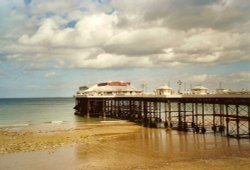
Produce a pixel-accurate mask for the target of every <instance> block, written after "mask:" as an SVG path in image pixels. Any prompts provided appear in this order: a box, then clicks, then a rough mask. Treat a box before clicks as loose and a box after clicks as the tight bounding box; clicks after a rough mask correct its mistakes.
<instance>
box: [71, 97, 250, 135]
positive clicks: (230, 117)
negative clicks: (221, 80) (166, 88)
mask: <svg viewBox="0 0 250 170" xmlns="http://www.w3.org/2000/svg"><path fill="white" fill-rule="evenodd" d="M75 99H76V106H75V110H76V112H75V113H76V114H77V115H80V116H87V117H96V116H102V117H112V118H118V119H126V120H129V121H133V122H136V123H138V124H140V125H143V126H145V127H152V128H156V127H161V128H173V129H176V130H179V131H193V132H195V133H207V132H212V133H220V134H222V135H226V136H229V137H236V138H250V95H248V94H246V95H225V94H222V95H175V96H174V95H171V96H155V95H140V96H76V97H75Z"/></svg>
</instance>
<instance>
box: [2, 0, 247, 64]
mask: <svg viewBox="0 0 250 170" xmlns="http://www.w3.org/2000/svg"><path fill="white" fill-rule="evenodd" d="M25 2H26V5H25V4H24V2H22V3H23V4H21V3H19V4H18V5H17V7H16V9H15V8H14V9H13V10H14V13H12V18H15V19H16V18H18V21H19V22H21V21H23V23H24V24H23V25H22V26H21V27H20V28H19V27H12V29H14V28H15V29H20V30H19V31H17V30H15V31H16V32H19V33H18V34H15V35H13V36H14V38H13V36H12V38H11V39H9V38H7V37H6V36H5V34H2V35H1V37H2V40H0V41H1V47H0V50H1V51H2V52H3V53H4V54H5V55H4V56H3V57H2V58H4V60H7V61H11V62H16V63H22V64H21V65H25V68H40V69H42V68H46V67H55V68H60V67H61V68H118V67H142V68H143V67H150V68H153V67H176V66H183V67H184V66H195V65H204V66H214V65H220V64H225V63H237V62H242V61H249V60H250V57H249V52H250V50H249V48H248V47H249V46H250V30H249V29H248V28H249V25H250V15H248V14H249V12H248V11H249V10H247V9H248V8H247V7H250V2H248V1H244V0H241V3H239V2H238V1H237V2H236V1H217V0H208V1H199V0H188V1H187V0H176V1H170V0H148V1H143V0H138V1H132V0H119V1H84V2H80V1H77V0H75V1H66V0H62V1H53V2H52V1H41V0H39V1H25ZM8 5H9V7H10V8H11V7H12V5H13V4H8ZM12 8H13V7H12ZM20 14H22V15H20ZM19 15H20V16H22V17H18V16H19ZM1 16H2V17H3V15H1ZM15 19H12V20H13V22H14V20H15ZM15 21H16V20H15ZM6 22H7V21H6ZM69 23H74V24H69ZM239 25H240V26H239ZM12 29H11V30H10V31H9V35H11V32H13V30H12ZM5 31H7V30H5ZM6 38H7V39H8V41H6ZM3 41H4V42H3Z"/></svg>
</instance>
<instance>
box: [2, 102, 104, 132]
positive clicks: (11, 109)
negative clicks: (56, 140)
mask: <svg viewBox="0 0 250 170" xmlns="http://www.w3.org/2000/svg"><path fill="white" fill-rule="evenodd" d="M74 106H75V100H74V98H8V99H0V128H8V129H14V130H17V129H20V130H23V129H28V130H35V129H41V128H42V129H46V128H49V129H51V128H72V127H75V126H79V125H81V124H84V123H86V122H90V121H91V123H98V122H100V121H101V119H99V118H96V119H94V118H92V119H91V120H89V119H86V118H83V117H79V116H75V115H74V111H75V110H74V109H73V107H74Z"/></svg>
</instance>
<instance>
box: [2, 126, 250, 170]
mask: <svg viewBox="0 0 250 170" xmlns="http://www.w3.org/2000/svg"><path fill="white" fill-rule="evenodd" d="M46 155H47V156H46ZM40 157H44V158H43V160H40ZM12 160H15V161H16V162H15V163H12V165H10V164H11V162H12ZM34 162H35V163H34ZM34 166H36V169H62V168H63V169H84V170H85V169H90V170H92V169H96V170H99V169H117V170H118V169H119V170H120V169H173V170H175V169H185V170H186V169H193V170H199V169H215V170H216V169H218V170H220V169H232V170H233V169H241V170H244V169H246V170H248V169H250V143H249V141H244V140H242V141H237V140H235V139H228V138H226V137H214V136H211V135H209V134H207V135H197V134H193V133H191V132H189V133H179V132H177V131H171V130H170V131H166V130H164V129H148V128H143V127H140V126H137V125H134V124H132V123H123V124H100V125H88V126H84V127H80V128H72V129H57V130H54V131H53V130H50V131H23V130H21V131H11V130H1V131H0V169H1V168H2V169H33V168H34Z"/></svg>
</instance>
